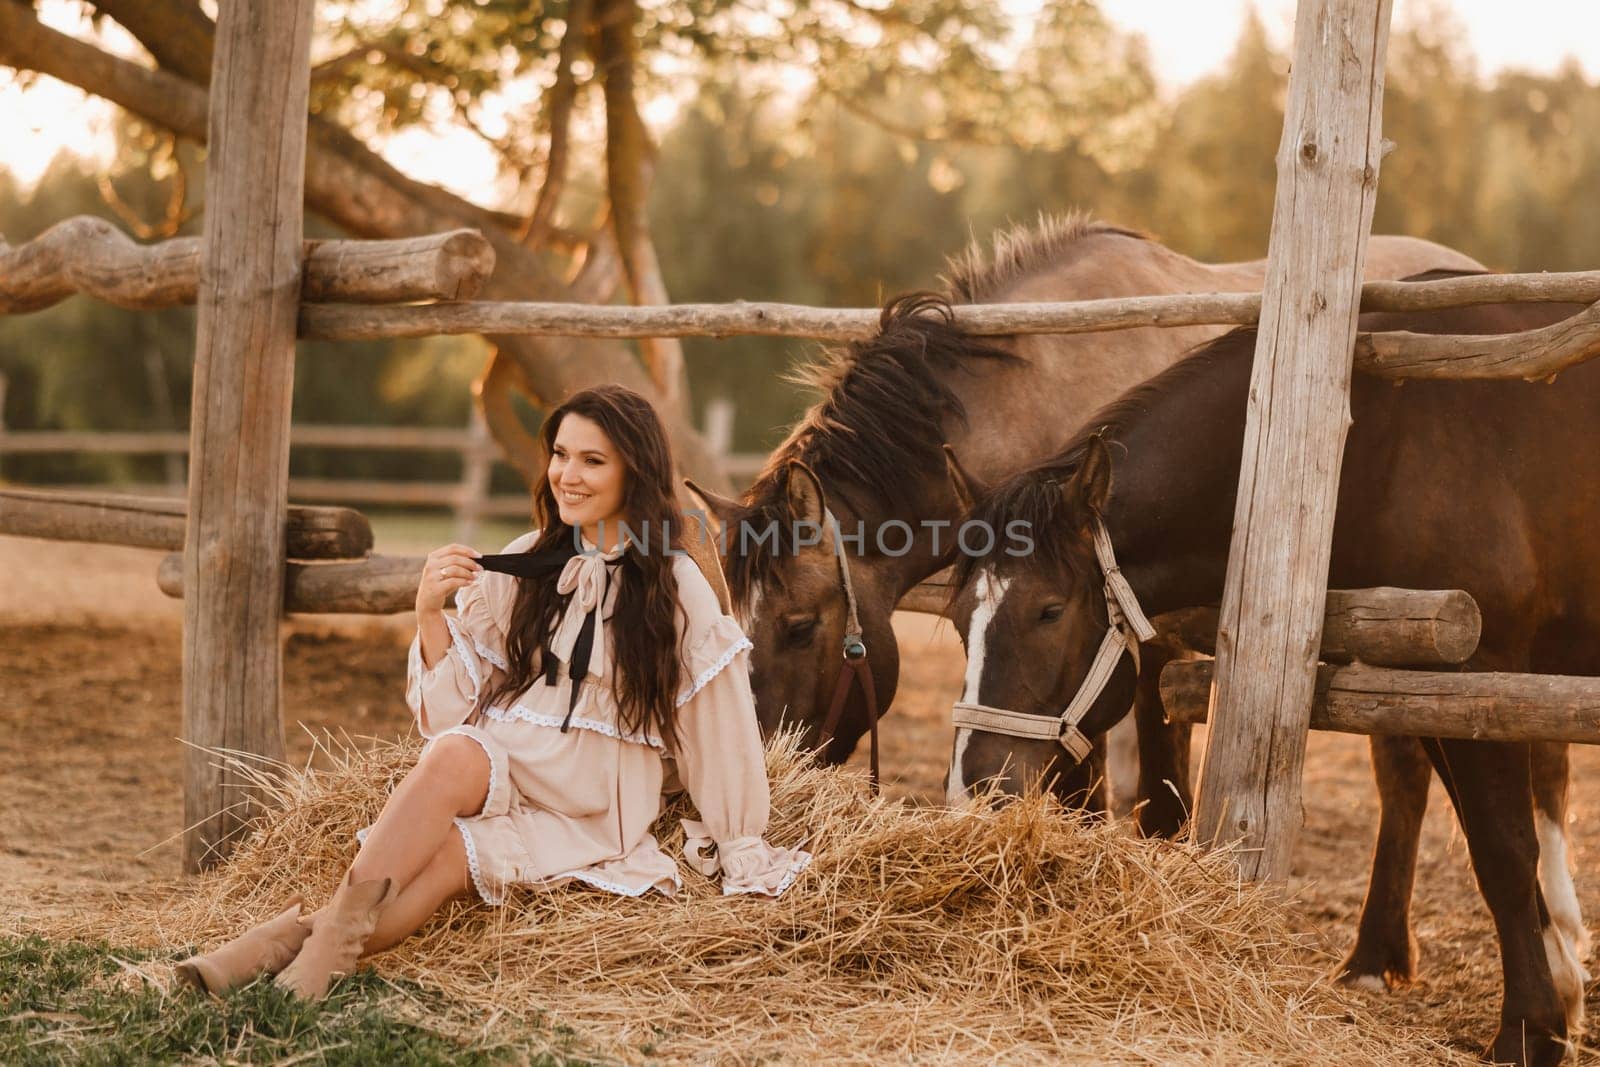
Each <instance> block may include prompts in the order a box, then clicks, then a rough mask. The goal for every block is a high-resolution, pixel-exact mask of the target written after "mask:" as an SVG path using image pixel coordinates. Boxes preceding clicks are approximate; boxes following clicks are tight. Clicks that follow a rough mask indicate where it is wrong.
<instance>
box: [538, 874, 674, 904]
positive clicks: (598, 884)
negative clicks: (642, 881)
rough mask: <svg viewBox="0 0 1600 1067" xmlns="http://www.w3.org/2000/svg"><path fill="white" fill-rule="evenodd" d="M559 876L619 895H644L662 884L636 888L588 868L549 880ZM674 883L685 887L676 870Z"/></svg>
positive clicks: (663, 891)
mask: <svg viewBox="0 0 1600 1067" xmlns="http://www.w3.org/2000/svg"><path fill="white" fill-rule="evenodd" d="M559 878H572V879H575V880H576V881H579V882H582V883H583V884H584V885H587V886H593V887H594V888H595V889H604V890H605V891H606V892H607V893H615V894H617V895H618V896H619V897H642V896H644V895H645V894H646V893H648V892H650V890H652V889H660V886H658V885H657V884H656V883H655V882H651V883H650V884H648V885H643V886H640V887H639V888H637V889H634V888H632V887H630V886H625V885H623V884H622V883H621V882H613V881H611V880H610V879H609V878H605V877H602V876H601V875H598V874H596V873H595V872H593V871H591V870H587V869H582V870H576V871H562V872H561V873H560V874H556V875H551V876H550V878H548V879H547V881H551V882H553V881H555V880H557V879H559ZM672 884H673V887H674V888H675V889H682V888H683V879H682V878H680V877H678V874H677V872H676V871H674V872H673V874H672ZM661 895H662V896H664V897H670V896H671V895H672V894H671V893H668V892H667V891H666V890H665V889H661Z"/></svg>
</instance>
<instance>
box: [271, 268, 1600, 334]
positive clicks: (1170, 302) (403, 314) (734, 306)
mask: <svg viewBox="0 0 1600 1067" xmlns="http://www.w3.org/2000/svg"><path fill="white" fill-rule="evenodd" d="M1596 300H1600V271H1586V272H1582V273H1573V274H1488V275H1473V276H1470V277H1464V278H1447V279H1442V280H1440V281H1431V282H1391V281H1384V282H1368V283H1367V284H1366V285H1365V286H1363V287H1362V290H1361V309H1362V310H1363V311H1422V310H1428V309H1433V308H1447V307H1465V306H1469V305H1473V304H1493V303H1500V302H1503V301H1534V302H1545V303H1567V302H1571V303H1581V304H1592V303H1594V302H1595V301H1596ZM954 313H955V317H956V321H957V322H959V323H960V324H961V326H962V328H963V329H965V330H967V331H968V332H969V333H974V334H979V335H991V336H992V335H1006V334H1026V333H1089V332H1094V331H1099V330H1131V329H1137V328H1140V327H1145V326H1207V325H1220V326H1228V325H1233V326H1244V325H1250V324H1253V323H1254V322H1256V320H1257V319H1259V318H1260V316H1261V294H1259V293H1181V294H1177V295H1171V296H1136V297H1124V298H1120V299H1114V300H1082V301H1076V302H1070V303H1039V304H959V305H957V306H956V307H955V309H954ZM881 317H882V311H881V310H880V309H878V308H817V307H805V306H801V305H798V304H771V303H746V302H742V301H741V302H736V303H731V304H672V305H668V306H663V307H598V306H595V305H591V304H540V303H515V302H463V303H455V304H441V305H427V306H420V307H392V308H378V307H359V308H358V307H330V306H318V305H316V304H306V305H304V306H302V307H301V309H300V336H302V337H305V338H315V339H319V340H329V341H369V340H377V339H380V338H385V337H430V336H434V335H438V334H467V333H500V334H552V335H557V336H569V337H734V336H766V337H808V338H814V339H817V340H824V341H850V340H856V339H860V338H865V337H870V336H872V335H873V334H874V333H875V332H876V331H877V328H878V323H879V320H880V319H881Z"/></svg>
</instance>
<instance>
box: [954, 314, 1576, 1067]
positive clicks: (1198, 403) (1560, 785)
mask: <svg viewBox="0 0 1600 1067" xmlns="http://www.w3.org/2000/svg"><path fill="white" fill-rule="evenodd" d="M1575 310H1577V309H1575V308H1573V307H1571V306H1544V307H1533V306H1522V307H1518V306H1495V307H1484V308H1472V309H1461V310H1453V311H1443V312H1432V313H1426V314H1412V315H1371V316H1365V317H1363V319H1362V329H1365V330H1392V329H1405V330H1412V331H1416V332H1422V333H1480V334H1490V333H1504V332H1509V331H1512V330H1523V329H1529V328H1532V327H1536V326H1542V325H1545V324H1547V323H1549V322H1552V321H1555V320H1557V319H1560V318H1562V317H1565V316H1566V315H1570V314H1571V313H1572V312H1573V311H1575ZM1254 346H1255V335H1254V332H1253V331H1237V332H1235V333H1232V334H1229V335H1227V336H1226V337H1223V338H1221V339H1219V340H1217V341H1215V342H1212V343H1210V344H1209V345H1207V346H1206V347H1204V348H1202V349H1201V350H1199V351H1198V352H1197V353H1195V354H1194V355H1193V356H1191V357H1190V358H1188V359H1186V360H1184V361H1183V362H1181V363H1179V364H1178V365H1176V366H1174V367H1173V368H1172V369H1170V370H1168V371H1166V372H1165V373H1163V374H1161V375H1159V376H1158V377H1156V378H1155V379H1154V380H1152V381H1151V382H1149V383H1148V384H1146V385H1144V386H1142V387H1140V388H1138V389H1135V390H1133V391H1132V392H1130V393H1129V394H1127V395H1126V396H1125V397H1124V398H1123V399H1121V400H1120V401H1118V402H1117V403H1115V404H1113V405H1111V406H1110V407H1108V408H1106V409H1104V410H1103V411H1101V412H1100V413H1099V414H1097V415H1096V416H1095V417H1094V419H1093V420H1092V425H1094V426H1095V427H1096V429H1095V431H1094V432H1093V433H1080V434H1079V435H1078V437H1077V439H1076V440H1075V441H1073V442H1072V443H1071V444H1070V445H1069V446H1068V447H1067V448H1066V449H1065V450H1063V452H1061V453H1060V454H1059V455H1058V456H1056V457H1054V458H1053V459H1051V460H1050V461H1048V462H1046V463H1044V464H1041V465H1040V466H1038V467H1036V468H1034V469H1031V470H1029V471H1026V472H1024V473H1022V474H1019V475H1016V476H1014V477H1013V478H1011V479H1010V480H1008V481H1006V482H1005V483H1004V484H1001V485H999V486H997V487H995V488H993V489H992V490H985V489H984V488H983V487H982V486H981V485H976V484H973V483H972V482H971V480H970V479H965V481H964V482H963V481H962V480H963V479H964V476H963V475H962V474H961V472H960V469H959V467H956V468H953V469H954V472H955V477H956V478H957V479H958V484H962V485H963V486H964V491H965V492H967V493H969V494H977V495H978V497H979V499H978V502H977V504H976V507H975V508H974V509H973V511H972V514H971V518H974V519H977V520H981V521H983V522H986V523H989V524H991V525H994V526H996V527H997V528H1000V527H1004V526H1005V525H1006V524H1007V523H1010V522H1014V521H1025V522H1027V523H1029V524H1030V529H1031V531H1032V535H1033V538H1034V540H1035V550H1034V552H1033V553H1032V554H1031V555H1029V556H1028V557H1026V558H1012V557H1008V556H1004V555H995V556H992V557H990V558H988V559H973V560H968V561H965V562H964V565H963V566H962V567H961V571H960V574H959V576H958V580H959V583H960V584H959V589H958V591H957V594H956V600H955V603H954V607H953V612H952V614H953V618H954V619H955V621H956V623H957V626H958V629H959V630H960V631H961V633H962V635H963V639H964V640H965V641H966V643H967V647H968V655H969V658H970V659H976V660H978V663H977V664H976V666H975V669H974V670H973V671H971V672H969V681H970V682H971V687H970V690H969V693H970V695H969V696H967V697H966V698H965V699H966V700H967V701H969V702H970V703H972V704H981V705H986V706H989V707H990V708H1001V709H1009V710H1010V711H1012V712H1018V713H1022V714H1023V715H1031V716H1038V717H1048V718H1051V719H1053V718H1055V717H1056V716H1058V715H1060V713H1061V709H1062V708H1063V707H1065V706H1066V705H1067V704H1068V702H1069V701H1070V700H1071V699H1072V698H1073V697H1074V694H1076V692H1077V691H1078V690H1079V688H1080V684H1081V683H1082V681H1083V680H1084V678H1085V676H1086V674H1087V673H1088V670H1089V666H1090V661H1091V660H1092V659H1093V658H1094V657H1095V654H1096V651H1097V648H1098V647H1099V646H1100V644H1101V643H1102V639H1103V636H1104V635H1105V633H1106V632H1107V630H1108V621H1107V620H1108V615H1107V605H1106V596H1105V594H1104V593H1103V592H1102V590H1103V580H1104V575H1103V567H1102V565H1101V564H1100V563H1099V561H1098V558H1097V556H1096V554H1095V551H1094V549H1093V547H1092V533H1093V528H1094V524H1095V522H1096V521H1097V519H1098V520H1099V521H1101V522H1103V524H1104V528H1105V530H1106V531H1107V533H1108V534H1109V540H1110V542H1111V544H1112V545H1113V546H1114V550H1115V556H1116V562H1117V563H1118V564H1119V565H1120V568H1121V572H1122V574H1123V575H1124V576H1125V577H1126V579H1127V580H1128V582H1129V583H1130V585H1131V588H1132V592H1133V594H1134V596H1135V597H1136V599H1137V602H1138V604H1139V605H1140V606H1142V608H1143V610H1144V611H1145V612H1147V613H1150V614H1155V613H1159V612H1166V611H1172V610H1175V609H1179V608H1185V607H1191V606H1197V605H1206V604H1214V603H1216V602H1217V601H1218V600H1219V598H1220V596H1221V593H1222V583H1223V576H1224V573H1225V570H1226V567H1227V556H1228V549H1229V543H1230V535H1231V530H1232V524H1233V515H1234V502H1235V498H1236V496H1237V490H1238V477H1239V463H1240V455H1241V451H1242V442H1243V436H1244V423H1245V409H1246V401H1247V396H1248V392H1249V384H1250V367H1251V357H1252V353H1253V350H1254ZM1351 413H1352V416H1353V418H1354V425H1353V427H1352V429H1351V431H1350V434H1349V437H1348V440H1347V442H1346V447H1345V457H1344V467H1343V474H1342V478H1341V484H1340V492H1339V499H1338V512H1337V519H1336V523H1335V529H1334V542H1333V557H1332V563H1331V569H1330V583H1331V584H1333V585H1335V586H1340V587H1364V586H1375V585H1395V586H1403V587H1410V588H1417V589H1449V588H1460V589H1465V590H1467V591H1468V592H1469V593H1471V594H1472V595H1473V596H1474V597H1475V598H1476V599H1477V601H1478V604H1479V606H1480V608H1481V609H1482V612H1483V639H1482V643H1481V646H1480V648H1479V651H1478V653H1477V654H1476V655H1475V656H1474V657H1473V659H1472V660H1471V662H1470V663H1469V664H1468V668H1469V669H1473V670H1499V671H1534V672H1546V673H1565V674H1584V675H1597V674H1600V555H1597V553H1596V550H1595V548H1594V542H1593V539H1592V537H1591V536H1590V534H1591V532H1592V531H1593V530H1594V529H1596V528H1600V365H1596V364H1594V363H1591V364H1587V365H1584V366H1581V367H1578V368H1575V369H1572V370H1569V371H1567V372H1565V373H1564V374H1563V375H1562V376H1561V380H1560V382H1559V384H1556V385H1547V384H1543V383H1538V384H1528V383H1522V382H1447V381H1413V382H1408V383H1406V384H1405V386H1404V387H1403V388H1397V387H1396V386H1395V385H1394V384H1393V383H1391V382H1387V381H1379V380H1377V379H1374V378H1370V377H1367V376H1365V375H1361V374H1357V375H1356V376H1355V378H1354V381H1353V383H1352V387H1351ZM1134 688H1135V671H1134V669H1133V666H1132V663H1131V660H1130V658H1129V657H1127V656H1126V655H1124V656H1123V658H1122V659H1121V661H1120V662H1119V663H1118V664H1117V666H1116V668H1115V670H1114V671H1113V672H1112V673H1111V675H1110V681H1109V684H1107V685H1106V687H1105V688H1104V690H1103V691H1102V692H1101V694H1100V696H1099V698H1098V699H1096V700H1094V701H1093V702H1092V704H1090V705H1089V707H1088V711H1087V714H1086V716H1085V717H1084V718H1083V720H1082V722H1081V723H1080V728H1081V729H1082V730H1083V732H1084V733H1085V734H1086V735H1088V736H1090V737H1093V736H1095V735H1098V734H1101V733H1103V732H1104V731H1105V730H1107V729H1109V728H1110V726H1111V724H1112V723H1113V722H1115V721H1116V720H1117V719H1119V718H1120V717H1122V716H1123V715H1124V714H1126V712H1127V709H1128V707H1129V704H1130V702H1131V701H1132V699H1133V695H1134ZM1080 706H1081V705H1080ZM1374 750H1375V755H1376V756H1377V757H1378V758H1377V761H1376V764H1377V768H1378V771H1379V778H1380V785H1381V792H1382V797H1383V801H1384V813H1383V818H1382V821H1381V825H1380V841H1379V848H1378V855H1377V857H1376V858H1375V863H1376V866H1377V868H1378V869H1377V870H1375V874H1374V882H1373V886H1372V888H1371V890H1370V891H1369V894H1368V898H1367V902H1366V906H1365V908H1364V913H1363V920H1362V927H1361V933H1360V937H1361V941H1360V942H1358V945H1357V948H1356V950H1355V951H1354V952H1353V953H1352V955H1351V958H1350V960H1349V961H1348V962H1347V963H1346V965H1345V971H1346V974H1347V975H1348V976H1358V977H1365V978H1370V979H1373V980H1381V979H1382V978H1383V977H1385V976H1386V973H1387V976H1388V977H1391V978H1405V979H1408V978H1409V977H1410V967H1411V965H1412V960H1411V956H1410V949H1409V944H1408V940H1409V933H1408V923H1407V918H1406V909H1407V907H1408V905H1409V898H1410V893H1411V880H1412V874H1413V872H1414V869H1415V867H1414V863H1415V860H1414V857H1415V848H1416V833H1417V829H1418V826H1419V825H1420V818H1421V813H1422V809H1423V806H1424V804H1425V803H1426V795H1427V794H1426V791H1427V785H1428V770H1427V768H1428V766H1429V764H1431V765H1432V767H1433V769H1434V770H1435V771H1437V773H1438V774H1439V776H1440V777H1441V778H1442V779H1443V781H1444V784H1445V787H1446V789H1447V790H1448V792H1449V794H1450V798H1451V801H1452V803H1453V804H1454V805H1455V809H1456V813H1457V816H1458V818H1459V819H1460V821H1461V824H1462V827H1463V829H1464V830H1465V834H1466V838H1467V843H1468V848H1469V851H1470V853H1471V857H1472V863H1473V868H1474V871H1475V872H1476V874H1477V877H1478V884H1479V887H1480V889H1481V890H1482V892H1483V896H1484V899H1485V901H1486V902H1487V903H1488V905H1489V908H1490V911H1491V912H1492V913H1493V916H1494V922H1495V927H1496V930H1497V932H1498V935H1499V942H1500V950H1501V964H1502V968H1503V974H1504V979H1505V997H1504V1001H1503V1004H1502V1009H1501V1025H1500V1030H1499V1032H1498V1034H1497V1035H1496V1037H1495V1040H1494V1042H1493V1044H1492V1045H1491V1048H1490V1052H1491V1053H1492V1054H1493V1056H1494V1057H1495V1058H1496V1059H1499V1060H1509V1061H1515V1062H1519V1063H1522V1062H1527V1063H1535V1064H1553V1063H1556V1062H1557V1061H1558V1060H1559V1059H1560V1058H1561V1056H1562V1054H1563V1049H1564V1044H1563V1042H1564V1039H1565V1036H1566V1035H1567V1034H1568V1033H1569V1032H1571V1031H1570V1029H1569V1028H1570V1027H1574V1026H1576V1024H1577V1022H1578V1020H1579V1019H1580V1018H1581V1015H1582V1005H1583V1000H1582V997H1583V987H1582V983H1583V979H1584V974H1583V971H1582V968H1581V965H1580V964H1579V962H1578V953H1579V952H1580V951H1581V950H1582V949H1583V947H1584V946H1583V941H1584V940H1585V938H1584V935H1583V932H1582V924H1581V921H1580V919H1579V916H1578V915H1577V910H1576V898H1575V897H1574V896H1573V894H1572V890H1571V883H1570V876H1569V875H1568V873H1567V871H1566V869H1565V853H1564V847H1565V842H1564V838H1563V835H1562V832H1561V829H1560V828H1561V826H1562V825H1563V820H1562V812H1563V811H1564V803H1565V782H1566V753H1565V749H1564V747H1563V746H1552V745H1537V746H1530V745H1525V744H1506V743H1490V742H1470V741H1454V740H1440V739H1422V740H1420V741H1416V740H1414V739H1398V740H1396V741H1394V742H1392V743H1380V744H1375V745H1374ZM1419 752H1423V753H1425V754H1426V758H1425V759H1423V758H1420V757H1419V756H1416V755H1414V754H1415V753H1419ZM1064 762H1070V759H1069V758H1067V757H1065V755H1064V753H1063V750H1062V748H1061V746H1060V745H1059V744H1057V743H1056V742H1054V741H1039V740H1020V739H1017V738H1014V737H1010V736H1002V735H1000V734H998V733H993V732H989V731H986V730H982V729H965V730H960V731H958V735H957V738H956V741H955V747H954V753H953V758H952V767H951V778H952V782H953V783H954V784H955V785H956V786H958V787H962V786H967V785H971V784H974V783H977V782H980V781H984V780H994V781H997V782H998V783H999V784H1000V785H1001V786H1002V787H1004V788H1007V789H1015V788H1017V787H1018V786H1019V785H1020V784H1021V783H1023V782H1025V781H1027V780H1030V779H1038V778H1044V779H1049V778H1051V777H1053V776H1055V775H1057V774H1059V773H1061V769H1062V764H1063V763H1064ZM1536 806H1537V811H1538V816H1537V818H1536V814H1535V812H1536ZM1541 844H1543V846H1544V847H1543V853H1542V855H1541ZM1541 859H1543V860H1544V862H1543V863H1542V864H1541ZM1541 876H1542V878H1543V881H1544V891H1543V892H1541V888H1540V884H1539V883H1540V880H1541ZM1552 913H1554V917H1553V916H1552Z"/></svg>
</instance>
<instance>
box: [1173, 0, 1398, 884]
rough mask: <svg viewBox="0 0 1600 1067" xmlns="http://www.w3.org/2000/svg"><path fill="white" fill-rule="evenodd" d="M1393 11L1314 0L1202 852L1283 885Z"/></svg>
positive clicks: (1263, 342) (1275, 235) (1302, 58)
mask: <svg viewBox="0 0 1600 1067" xmlns="http://www.w3.org/2000/svg"><path fill="white" fill-rule="evenodd" d="M1390 7H1391V0H1300V6H1299V12H1298V15H1297V18H1296V22H1295V52H1294V63H1293V67H1292V68H1291V73H1290V76H1289V100H1288V105H1287V107H1286V109H1285V115H1284V123H1283V140H1282V141H1281V142H1280V144H1279V146H1278V157H1277V164H1278V188H1277V197H1276V200H1275V201H1274V204H1273V211H1272V238H1271V241H1270V243H1269V245H1268V253H1267V255H1268V267H1267V279H1266V285H1265V288H1264V291H1263V294H1262V313H1261V327H1260V330H1261V332H1260V336H1259V337H1258V339H1257V341H1256V353H1255V368H1254V371H1253V372H1252V376H1251V382H1250V403H1249V408H1248V417H1247V421H1246V424H1245V442H1244V459H1243V462H1242V464H1241V467H1240V471H1239V498H1238V505H1237V507H1236V509H1235V511H1234V520H1233V544H1232V549H1231V551H1230V553H1229V556H1228V573H1227V579H1226V583H1225V585H1224V589H1223V598H1222V612H1221V621H1220V627H1219V630H1218V634H1217V665H1216V688H1215V691H1214V693H1213V706H1214V708H1215V710H1214V712H1213V714H1212V725H1211V729H1210V731H1209V733H1208V735H1207V742H1206V758H1205V765H1204V770H1203V773H1202V777H1201V780H1200V795H1199V799H1198V802H1197V804H1196V809H1195V820H1194V827H1195V830H1194V832H1195V836H1196V839H1197V840H1199V841H1201V842H1203V843H1205V844H1209V845H1225V844H1229V843H1234V842H1237V843H1238V844H1239V845H1240V848H1239V850H1238V851H1237V852H1236V853H1235V855H1236V858H1237V861H1238V863H1239V868H1240V873H1241V874H1242V875H1243V876H1244V877H1246V878H1248V879H1271V880H1282V879H1284V878H1286V877H1287V876H1288V873H1289V860H1290V853H1291V852H1292V850H1293V846H1294V840H1295V835H1296V833H1297V832H1298V830H1299V825H1300V814H1301V813H1300V775H1301V768H1302V766H1303V764H1304V762H1305V744H1306V729H1307V726H1308V723H1309V720H1310V714H1311V697H1312V686H1313V683H1314V681H1315V677H1316V664H1317V649H1318V647H1319V645H1320V643H1321V640H1322V624H1323V607H1324V597H1325V596H1326V594H1327V588H1328V558H1329V552H1330V548H1331V545H1332V541H1333V511H1334V501H1335V499H1336V497H1337V496H1338V489H1339V466H1340V463H1341V461H1342V458H1343V450H1344V440H1345V432H1346V430H1347V429H1348V427H1349V425H1350V367H1351V358H1352V346H1353V344H1354V341H1355V334H1356V312H1357V308H1358V304H1359V300H1360V292H1361V272H1362V267H1363V265H1364V263H1365V260H1366V248H1367V234H1368V231H1369V230H1370V229H1371V226H1372V206H1373V200H1374V197H1375V195H1376V193H1377V183H1378V163H1379V159H1380V157H1381V155H1382V148H1381V137H1380V132H1379V131H1380V127H1381V121H1380V120H1381V113H1382V107H1383V70H1384V54H1385V52H1386V50H1387V47H1388V40H1389V14H1390Z"/></svg>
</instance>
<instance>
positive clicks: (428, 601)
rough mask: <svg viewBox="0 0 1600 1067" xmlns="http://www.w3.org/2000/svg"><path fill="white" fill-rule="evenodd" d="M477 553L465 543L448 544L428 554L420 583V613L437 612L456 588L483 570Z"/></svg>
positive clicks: (418, 612) (418, 604)
mask: <svg viewBox="0 0 1600 1067" xmlns="http://www.w3.org/2000/svg"><path fill="white" fill-rule="evenodd" d="M478 555H479V554H478V552H477V551H475V550H474V549H471V548H468V547H467V546H466V545H445V546H444V547H443V548H436V549H434V550H433V551H432V552H429V553H428V559H427V561H426V562H425V563H423V565H422V580H421V581H420V582H418V583H417V614H418V615H429V614H437V613H439V612H442V611H443V610H444V605H445V601H447V600H448V599H450V596H451V594H453V593H454V592H455V591H456V590H458V589H460V588H462V587H464V586H467V585H470V584H471V583H472V580H473V579H474V578H476V577H477V576H478V572H479V571H481V570H483V565H482V564H480V563H479V562H478Z"/></svg>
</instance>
